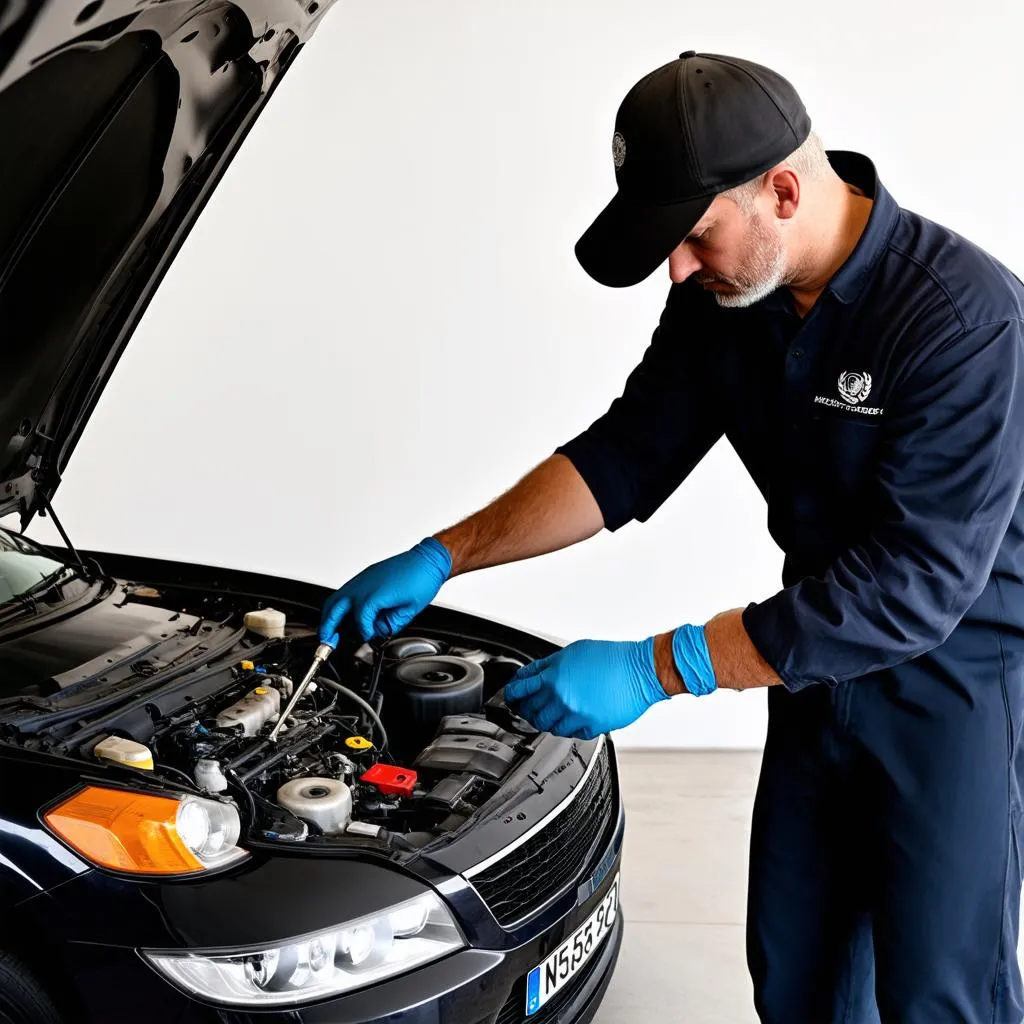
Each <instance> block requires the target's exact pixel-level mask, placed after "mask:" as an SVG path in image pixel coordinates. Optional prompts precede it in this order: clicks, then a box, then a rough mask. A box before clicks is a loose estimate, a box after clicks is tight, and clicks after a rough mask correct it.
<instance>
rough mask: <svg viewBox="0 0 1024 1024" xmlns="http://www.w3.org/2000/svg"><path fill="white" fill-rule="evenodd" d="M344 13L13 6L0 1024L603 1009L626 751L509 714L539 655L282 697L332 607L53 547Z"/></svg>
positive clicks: (238, 579)
mask: <svg viewBox="0 0 1024 1024" xmlns="http://www.w3.org/2000/svg"><path fill="white" fill-rule="evenodd" d="M326 6H328V5H327V4H324V3H317V2H316V0H312V2H310V0H302V2H301V3H300V2H297V0H238V2H235V3H227V2H224V0H91V2H81V0H80V2H78V3H77V4H72V3H70V2H69V0H52V2H49V3H34V2H33V0H6V3H5V2H3V0H0V139H2V145H0V338H2V340H3V345H4V350H3V351H4V359H3V364H2V367H3V369H2V372H3V374H4V384H3V387H2V389H0V444H3V445H4V446H5V452H4V454H3V456H2V457H0V515H2V516H5V517H13V516H15V515H16V516H18V517H20V520H19V521H16V522H13V523H12V525H11V527H10V528H9V529H7V530H0V762H2V768H0V770H2V773H3V774H2V777H3V787H2V790H0V1021H15V1022H25V1024H45V1022H53V1021H63V1022H79V1021H81V1022H88V1021H104V1022H107V1021H118V1022H120V1021H134V1020H145V1021H147V1022H149V1024H158V1022H162V1021H175V1022H200V1021H202V1022H207V1021H223V1022H241V1021H253V1020H258V1021H262V1022H268V1024H269V1022H272V1021H293V1022H294V1021H323V1022H327V1021H330V1022H347V1021H351V1022H354V1021H384V1020H394V1021H397V1020H402V1021H406V1022H428V1021H429V1022H445V1024H447V1022H487V1024H493V1022H498V1024H513V1022H517V1021H535V1022H542V1021H543V1022H549V1024H550V1022H555V1021H558V1022H559V1024H564V1022H569V1021H588V1020H590V1019H591V1018H592V1017H593V1015H594V1013H595V1012H596V1009H597V1006H598V1004H599V1002H600V1000H601V998H602V995H603V993H604V990H605V988H606V986H607V984H608V980H609V978H610V976H611V972H612V969H613V966H614V963H615V959H616V956H617V954H618V949H619V945H620V942H621V934H622V915H621V913H620V911H619V906H618V894H619V866H620V856H621V847H622V835H623V811H622V805H621V800H620V796H619V790H618V784H617V775H616V767H615V755H614V751H613V749H612V745H611V743H610V741H609V740H608V739H607V738H606V737H601V738H598V739H597V740H592V741H588V742H577V741H571V740H566V739H561V738H558V737H555V736H551V735H549V734H547V733H538V732H536V731H535V730H533V729H532V728H531V727H530V726H529V725H528V724H527V723H526V722H525V721H523V720H522V719H520V718H518V717H517V716H516V715H515V714H514V713H513V712H512V711H511V710H510V709H509V707H508V706H507V705H505V704H504V703H503V701H502V699H501V692H502V687H503V685H504V683H505V682H506V681H507V680H508V679H509V678H510V676H511V675H512V674H513V673H514V672H515V670H516V668H517V667H518V666H520V665H522V664H524V663H525V662H527V661H529V660H531V659H533V658H537V657H541V656H544V655H546V654H549V653H551V651H553V650H555V649H556V645H555V644H554V643H553V642H552V641H550V640H548V639H545V638H542V637H538V636H535V635H532V634H529V633H526V632H523V631H521V630H517V629H514V628H512V627H509V626H504V625H501V624H498V623H494V622H490V621H488V620H485V619H481V618H478V617H476V616H473V615H470V614H468V613H465V612H458V611H454V610H451V609H446V608H444V607H441V606H436V605H435V606H431V607H429V608H427V609H426V610H425V611H424V612H423V613H422V614H421V615H420V616H419V617H418V618H417V619H416V620H415V621H414V622H413V623H412V625H411V626H410V627H409V628H408V629H407V630H406V631H405V632H404V633H403V634H401V635H399V636H396V637H393V638H389V639H387V640H386V641H383V640H382V641H380V642H378V641H376V640H375V641H374V642H372V643H370V644H364V643H363V642H362V641H361V639H359V638H357V637H351V638H343V642H342V643H341V644H340V645H339V647H338V649H337V651H336V652H335V653H334V655H333V656H332V658H331V659H330V660H329V661H328V662H327V664H326V665H324V667H323V669H322V670H321V671H320V672H319V674H318V675H317V676H316V677H315V678H314V680H313V685H312V686H311V687H310V688H309V689H308V690H307V691H305V692H304V693H301V695H299V694H300V687H299V681H300V679H301V678H302V677H303V676H304V675H305V673H306V670H307V668H308V667H309V666H310V664H311V660H312V656H313V653H314V650H315V648H316V646H317V636H316V629H317V625H318V621H319V612H320V607H321V605H322V602H323V600H324V598H325V597H326V596H327V591H326V590H324V589H323V588H320V587H317V586H313V585H311V584H307V583H301V582H296V581H292V580H284V579H278V578H273V577H267V576H260V575H256V574H253V573H247V572H241V571H229V570H223V569H216V568H210V567H204V566H197V565H189V564H182V563H172V562H167V561H158V560H154V559H146V558H139V557H130V556H126V555H118V554H112V553H98V552H89V551H81V552H79V551H77V550H76V549H75V548H74V546H73V545H72V544H71V542H70V540H69V539H68V538H67V536H66V535H65V534H64V531H63V530H62V529H60V525H59V521H58V520H57V519H56V517H55V516H54V509H53V507H52V502H53V499H54V494H55V492H56V490H57V486H58V483H59V481H60V477H61V473H62V471H63V469H64V468H65V466H66V465H67V462H68V459H69V457H70V455H71V452H72V450H73V448H74V446H75V443H76V441H77V439H78V437H79V435H80V433H81V430H82V428H83V426H84V424H85V422H86V420H87V418H88V416H89V414H90V412H91V410H92V408H93V407H94V405H95V403H96V400H97V398H98V396H99V394H100V392H101V390H102V388H103V386H104V384H105V383H106V381H107V380H108V379H109V376H110V374H111V372H112V371H113V368H114V366H115V364H116V362H117V359H118V357H119V356H120V354H121V353H122V352H123V350H124V347H125V345H126V344H127V342H128V339H129V337H130V335H131V333H132V331H133V329H134V327H135V325H136V323H137V322H138V320H139V318H140V316H141V315H142V312H143V310H144V309H145V307H146V305H147V303H148V301H149V299H150V297H151V296H152V293H153V291H154V289H155V288H156V286H157V284H158V282H159V279H160V278H161V276H162V274H163V272H164V271H165V269H166V267H167V265H168V263H169V261H170V260H171V259H172V257H173V256H174V254H175V253H176V251H177V249H178V247H179V246H180V244H181V242H182V240H183V238H184V236H185V234H186V233H187V231H188V230H189V228H190V226H191V225H192V223H193V222H194V220H195V218H196V216H197V215H198V213H199V211H200V209H201V208H202V206H203V204H204V202H205V201H206V199H207V197H208V196H209V194H210V192H211V190H212V189H213V187H214V186H215V184H216V182H217V181H218V179H219V177H220V175H221V174H222V172H223V171H224V168H225V167H226V165H227V163H228V161H229V160H230V158H231V156H232V155H233V153H234V152H235V151H236V149H237V148H238V146H239V144H240V143H241V141H242V139H243V137H244V136H245V134H246V132H247V130H248V129H249V127H250V126H251V124H252V122H253V120H254V119H255V117H256V116H257V115H258V113H259V111H260V110H261V109H262V107H263V105H264V103H265V102H266V100H267V98H268V96H269V95H270V93H271V91H272V90H273V88H274V87H275V86H276V85H277V83H278V81H279V80H280V78H281V76H282V74H283V73H284V72H285V71H286V70H287V68H288V67H289V65H290V64H291V62H292V61H293V60H294V59H295V57H296V56H297V54H298V52H299V50H300V49H301V48H302V46H303V44H304V43H305V41H306V40H307V39H308V38H309V35H310V33H311V32H312V31H313V29H314V28H315V26H316V23H317V21H318V20H319V19H320V18H321V17H322V16H323V14H324V11H325V8H326ZM200 457H209V454H208V453H207V452H204V451H203V450H202V449H201V448H199V447H197V448H196V449H193V450H187V451H183V453H182V465H181V466H180V467H178V472H187V465H188V462H189V460H190V459H192V458H200ZM119 486H120V487H121V489H122V492H123V493H124V494H128V493H129V492H130V480H121V481H120V482H119ZM36 515H49V516H52V517H53V518H54V522H55V524H56V525H57V527H58V529H60V532H61V535H62V536H63V537H64V541H65V544H66V546H65V547H63V548H61V549H59V550H56V549H47V548H43V547H41V546H40V545H38V544H36V543H33V542H32V541H30V540H28V539H27V538H26V537H25V536H24V530H25V528H26V527H27V526H28V524H29V523H30V522H31V520H32V519H33V517H34V516H36ZM5 521H9V520H5ZM297 695H299V696H298V699H297V700H296V697H297Z"/></svg>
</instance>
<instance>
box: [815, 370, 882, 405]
mask: <svg viewBox="0 0 1024 1024" xmlns="http://www.w3.org/2000/svg"><path fill="white" fill-rule="evenodd" d="M870 394H871V374H870V373H868V372H867V370H843V372H842V373H841V374H839V398H841V399H842V401H839V399H837V398H828V397H826V396H825V395H815V396H814V402H815V404H816V405H827V406H828V407H829V408H831V409H846V410H847V411H848V412H857V413H860V414H861V415H863V416H881V415H882V409H881V407H880V406H877V405H862V404H861V403H862V402H864V400H865V399H866V398H867V397H868V395H870Z"/></svg>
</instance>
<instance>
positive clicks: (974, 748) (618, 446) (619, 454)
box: [558, 152, 1024, 1024]
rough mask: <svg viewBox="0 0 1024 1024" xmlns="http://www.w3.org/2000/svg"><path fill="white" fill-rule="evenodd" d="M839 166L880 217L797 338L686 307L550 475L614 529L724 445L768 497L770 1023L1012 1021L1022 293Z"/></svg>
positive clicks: (696, 291) (757, 975)
mask: <svg viewBox="0 0 1024 1024" xmlns="http://www.w3.org/2000/svg"><path fill="white" fill-rule="evenodd" d="M829 159H830V161H831V162H832V165H833V167H834V168H835V169H836V171H837V172H838V173H839V175H840V176H841V177H842V178H843V179H844V180H845V181H847V182H849V183H851V184H853V185H855V186H856V187H858V188H860V189H861V190H862V191H863V193H864V194H865V195H867V196H869V197H871V198H872V199H873V200H874V205H873V207H872V210H871V215H870V218H869V221H868V224H867V227H866V229H865V231H864V233H863V235H862V236H861V239H860V241H859V243H858V245H857V247H856V249H855V250H854V252H853V253H852V255H851V256H850V258H849V259H848V260H847V262H846V263H845V264H844V265H843V266H842V267H841V268H840V270H839V271H838V272H837V273H836V274H835V276H834V277H833V278H832V280H831V282H830V283H829V285H828V287H827V288H826V290H825V291H824V292H823V293H822V295H821V296H820V297H819V299H818V301H817V302H816V303H815V305H814V307H813V308H812V310H811V311H810V313H809V314H808V315H807V316H806V317H805V318H804V319H802V320H801V318H800V317H798V316H797V315H796V313H795V312H794V309H793V305H792V299H791V296H790V293H789V292H788V290H786V289H784V288H783V289H780V290H779V291H777V292H775V293H774V294H773V295H771V296H769V297H768V298H767V299H764V300H762V301H761V302H759V303H757V304H755V305H753V306H751V307H748V308H746V309H725V308H721V307H719V306H718V305H717V303H716V302H715V301H714V297H713V296H712V295H710V294H707V293H706V292H705V291H704V290H703V289H702V288H701V287H700V286H699V285H698V284H696V283H695V281H694V279H693V278H690V279H688V280H687V281H686V282H684V283H683V284H681V285H675V286H673V287H672V289H671V291H670V293H669V297H668V301H667V304H666V306H665V310H664V312H663V314H662V317H661V321H660V324H659V326H658V329H657V331H656V332H655V334H654V338H653V341H652V343H651V345H650V346H649V348H648V349H647V351H646V352H645V354H644V357H643V360H642V362H641V363H640V365H639V366H637V368H636V369H635V370H634V371H633V373H632V374H631V375H630V377H629V380H628V382H627V384H626V387H625V390H624V392H623V394H622V396H621V397H619V398H617V399H616V400H615V401H614V402H613V403H612V405H611V407H610V408H609V409H608V411H607V412H606V413H605V414H604V415H603V416H601V417H600V418H599V419H598V420H597V421H596V422H595V423H594V424H593V425H592V426H590V427H589V429H587V430H585V431H584V432H583V433H581V434H580V435H579V436H578V437H576V438H574V439H573V440H571V441H570V442H568V443H567V444H565V445H563V446H562V447H561V448H559V449H558V451H559V452H561V453H562V454H564V455H566V456H567V457H569V458H570V459H571V460H572V462H573V464H574V465H575V466H576V468H577V469H578V470H579V472H580V473H581V475H582V476H583V478H584V480H585V481H586V482H587V484H588V485H589V487H590V489H591V491H592V492H593V494H594V496H595V498H596V500H597V502H598V504H599V506H600V508H601V511H602V513H603V514H604V522H605V526H606V527H607V528H608V529H610V530H617V529H618V528H619V527H621V526H623V525H624V524H625V523H627V522H628V521H630V520H633V519H636V520H640V521H643V520H646V519H647V518H648V517H649V516H650V515H651V514H652V513H653V512H654V511H655V510H656V509H657V508H658V506H659V505H661V504H662V502H664V501H665V500H666V498H667V497H668V496H669V495H670V494H671V493H672V492H673V491H674V490H675V488H676V487H677V486H678V485H679V484H680V482H681V481H682V480H683V479H684V478H685V477H686V476H687V475H688V474H689V473H690V471H691V470H692V469H693V468H694V466H695V465H696V464H697V463H698V462H699V461H700V460H701V459H702V458H703V457H704V455H705V454H706V453H707V451H708V450H709V449H710V448H711V446H712V445H713V444H715V442H716V441H717V440H718V439H719V438H720V437H721V436H722V435H723V434H724V435H725V436H726V437H727V438H728V439H729V441H730V442H731V443H732V445H733V447H734V448H735V450H736V452H737V454H738V455H739V457H740V459H741V460H742V462H743V464H744V465H745V467H746V468H747V470H748V471H749V472H750V475H751V476H752V477H753V479H754V481H755V482H756V484H757V486H758V488H759V489H760V491H761V493H762V494H763V495H764V497H765V498H766V499H767V502H768V526H769V530H770V532H771V535H772V537H773V538H774V539H775V540H776V542H777V543H778V544H779V546H780V547H781V548H782V550H783V551H784V552H785V556H786V557H785V566H784V570H783V587H784V589H783V590H781V591H780V592H779V593H777V594H775V595H773V596H772V597H770V598H769V599H768V600H765V601H762V602H760V603H755V604H750V605H749V606H747V608H746V609H745V610H744V613H743V621H744V623H745V626H746V629H747V631H748V632H749V634H750V637H751V639H752V640H753V643H754V645H755V646H756V647H757V649H758V650H759V651H760V653H761V654H762V656H763V657H764V658H765V660H766V661H767V662H768V663H769V664H770V665H771V666H772V667H773V668H774V669H775V671H776V672H777V673H778V675H779V676H780V677H781V679H782V682H783V686H776V687H773V688H772V689H771V690H770V691H769V695H768V704H769V725H768V736H767V742H766V747H765V751H764V760H763V764H762V769H761V777H760V782H759V785H758V791H757V797H756V801H755V806H754V817H753V829H752V840H751V857H750V879H749V897H748V922H747V953H748V963H749V966H750V971H751V976H752V978H753V982H754V992H755V1002H756V1005H757V1009H758V1012H759V1013H760V1015H761V1019H762V1020H763V1021H765V1022H772V1024H821V1022H824V1021H835V1022H844V1024H861V1022H865V1021H878V1020H879V1019H881V1020H882V1021H883V1022H885V1024H891V1022H900V1024H945V1022H949V1024H953V1022H954V1021H955V1022H958V1024H960V1022H967V1024H982V1022H985V1024H1011V1022H1012V1024H1020V1022H1021V1021H1022V1019H1024V993H1022V988H1021V978H1020V973H1019V970H1018V967H1017V960H1016V943H1017V928H1018V907H1019V897H1020V886H1021V855H1020V840H1021V827H1020V826H1021V792H1022V789H1021V783H1022V778H1024V755H1022V753H1021V750H1022V747H1021V730H1022V728H1024V503H1022V501H1021V492H1022V485H1024V348H1022V345H1024V326H1022V315H1024V312H1022V311H1024V286H1022V284H1021V282H1020V281H1019V280H1018V279H1017V278H1016V277H1015V276H1014V275H1013V274H1011V273H1010V272H1009V271H1008V270H1007V269H1006V268H1005V267H1003V266H1002V265H1001V264H999V263H998V262H997V261H996V260H994V259H993V258H992V257H991V256H989V255H987V254H986V253H984V252H983V251H981V250H980V249H978V248H977V247H975V246H973V245H971V244H970V243H969V242H967V241H965V240H964V239H963V238H961V237H959V236H958V235H956V234H954V233H953V232H952V231H949V230H948V229H946V228H943V227H940V226H939V225H937V224H934V223H932V222H930V221H928V220H926V219H924V218H923V217H920V216H918V215H916V214H914V213H911V212H909V211H907V210H905V209H902V208H901V207H900V206H898V205H897V203H896V202H895V201H894V200H893V198H892V197H891V196H890V195H889V194H888V193H887V192H886V190H885V189H884V188H883V187H882V185H881V184H880V183H879V181H878V178H877V175H876V172H875V168H874V165H873V164H872V163H871V161H870V160H868V159H867V158H866V157H864V156H862V155H860V154H856V153H841V152H832V153H830V154H829ZM680 1009H682V1008H680Z"/></svg>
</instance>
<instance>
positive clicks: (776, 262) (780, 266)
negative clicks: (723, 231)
mask: <svg viewBox="0 0 1024 1024" xmlns="http://www.w3.org/2000/svg"><path fill="white" fill-rule="evenodd" d="M750 235H751V248H750V252H749V253H747V255H746V256H745V257H744V260H743V264H742V266H741V267H740V272H739V276H738V277H736V278H734V279H732V280H729V281H728V283H729V284H731V285H733V286H734V287H736V288H738V289H739V290H738V291H736V292H733V293H732V294H730V295H723V294H721V293H720V292H715V293H714V296H715V301H716V302H717V303H718V304H719V306H722V307H724V308H726V309H743V308H745V307H747V306H753V305H754V303H756V302H760V301H761V300H762V299H765V298H767V297H768V296H769V295H771V293H772V292H774V291H776V290H777V289H778V288H781V287H782V286H783V285H784V284H787V283H788V280H787V278H788V275H787V272H786V253H785V250H784V249H783V247H782V242H781V241H779V238H778V236H777V235H774V234H772V232H770V231H769V230H768V229H767V228H766V227H765V226H764V225H763V224H762V223H761V221H760V220H758V219H757V218H756V217H752V218H751V221H750Z"/></svg>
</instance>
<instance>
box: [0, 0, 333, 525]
mask: <svg viewBox="0 0 1024 1024" xmlns="http://www.w3.org/2000/svg"><path fill="white" fill-rule="evenodd" d="M332 2H333V0H319V2H317V0H236V2H234V3H227V2H224V0H142V2H139V0H92V2H84V0H83V2H76V3H72V2H70V0H50V2H43V3H40V2H39V0H0V140H2V143H0V339H2V341H0V343H2V345H3V359H2V369H0V374H2V375H3V379H2V385H0V516H3V515H8V514H10V513H12V512H19V513H20V515H21V519H22V524H23V526H24V525H27V523H28V521H29V520H30V519H31V517H32V515H33V514H34V513H35V512H36V511H38V510H39V509H40V508H42V507H44V506H45V504H46V502H47V501H48V500H49V499H50V498H52V496H53V493H54V491H55V490H56V488H57V485H58V483H59V482H60V476H61V473H62V471H63V470H64V467H65V466H66V465H67V461H68V458H69V457H70V454H71V452H72V450H73V448H74V446H75V443H76V441H77V440H78V437H79V435H80V434H81V431H82V429H83V427H84V426H85V423H86V421H87V419H88V417H89V414H90V413H91V411H92V409H93V407H94V406H95V404H96V401H97V399H98V398H99V395H100V393H101V392H102V390H103V387H104V385H105V384H106V382H107V380H108V379H109V377H110V374H111V373H112V371H113V369H114V366H115V365H116V363H117V360H118V358H119V357H120V355H121V353H122V352H123V351H124V347H125V345H126V344H127V342H128V339H129V337H130V336H131V334H132V331H133V330H134V328H135V326H136V324H137V323H138V321H139V319H140V317H141V316H142V313H143V311H144V310H145V308H146V306H147V304H148V302H149V300H150V298H151V297H152V295H153V292H154V291H155V289H156V287H157V285H158V283H159V281H160V279H161V277H162V276H163V274H164V272H165V271H166V269H167V267H168V265H169V264H170V261H171V260H172V259H173V257H174V254H175V253H176V252H177V250H178V248H179V247H180V245H181V243H182V241H183V240H184V238H185V236H186V235H187V233H188V231H189V229H190V228H191V226H192V224H193V223H194V222H195V219H196V217H197V216H198V214H199V212H200V210H201V209H202V207H203V205H204V203H205V202H206V200H207V198H208V197H209V195H210V193H211V192H212V190H213V188H214V187H215V185H216V183H217V181H218V180H219V179H220V176H221V175H222V173H223V171H224V169H225V168H226V167H227V165H228V163H229V162H230V159H231V157H232V156H233V155H234V153H235V151H236V150H237V149H238V146H239V145H240V144H241V142H242V139H243V138H244V137H245V135H246V133H247V132H248V130H249V128H250V127H251V126H252V123H253V121H254V120H255V119H256V117H257V116H258V114H259V112H260V110H261V109H262V108H263V105H264V104H265V103H266V101H267V99H268V97H269V95H270V93H271V91H272V90H273V88H274V87H275V85H276V84H277V82H278V80H279V79H280V77H281V75H282V74H283V73H284V71H285V70H286V69H287V67H288V66H289V64H290V63H291V61H292V60H293V59H294V57H295V55H296V54H297V52H298V51H299V49H301V47H302V45H303V44H304V43H305V42H306V40H307V39H308V38H309V35H310V34H311V33H312V31H313V29H314V28H315V26H316V24H317V23H318V21H319V20H320V18H322V16H323V14H324V12H325V10H326V9H327V8H328V7H330V5H331V3H332Z"/></svg>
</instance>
